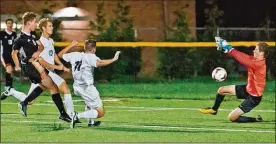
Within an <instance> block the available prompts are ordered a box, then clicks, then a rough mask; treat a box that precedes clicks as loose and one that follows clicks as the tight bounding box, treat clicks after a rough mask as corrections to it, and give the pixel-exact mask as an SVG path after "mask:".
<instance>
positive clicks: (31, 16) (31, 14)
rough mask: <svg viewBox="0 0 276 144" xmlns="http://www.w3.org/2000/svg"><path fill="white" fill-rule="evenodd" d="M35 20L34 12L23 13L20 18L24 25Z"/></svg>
mask: <svg viewBox="0 0 276 144" xmlns="http://www.w3.org/2000/svg"><path fill="white" fill-rule="evenodd" d="M35 18H36V14H35V13H34V12H25V13H24V14H23V16H22V20H23V24H24V25H26V24H27V22H28V21H32V20H34V19H35Z"/></svg>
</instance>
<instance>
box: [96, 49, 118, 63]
mask: <svg viewBox="0 0 276 144" xmlns="http://www.w3.org/2000/svg"><path fill="white" fill-rule="evenodd" d="M120 53H121V52H120V51H117V52H116V53H115V56H114V58H113V59H107V60H97V63H96V65H97V67H101V66H107V65H109V64H111V63H113V62H115V61H117V60H118V58H119V55H120Z"/></svg>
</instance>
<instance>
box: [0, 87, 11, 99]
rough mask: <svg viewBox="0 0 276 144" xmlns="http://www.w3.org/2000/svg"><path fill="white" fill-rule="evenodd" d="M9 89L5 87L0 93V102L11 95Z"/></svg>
mask: <svg viewBox="0 0 276 144" xmlns="http://www.w3.org/2000/svg"><path fill="white" fill-rule="evenodd" d="M11 89H13V88H12V87H7V88H5V91H4V92H2V93H1V100H4V99H6V98H7V97H8V96H11V95H12V92H11Z"/></svg>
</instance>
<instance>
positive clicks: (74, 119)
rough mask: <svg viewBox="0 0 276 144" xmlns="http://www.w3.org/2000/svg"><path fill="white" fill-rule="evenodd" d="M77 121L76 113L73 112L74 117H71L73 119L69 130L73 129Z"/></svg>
mask: <svg viewBox="0 0 276 144" xmlns="http://www.w3.org/2000/svg"><path fill="white" fill-rule="evenodd" d="M77 121H79V118H78V113H77V112H75V113H74V116H73V118H72V120H71V124H70V128H75V125H76V123H77Z"/></svg>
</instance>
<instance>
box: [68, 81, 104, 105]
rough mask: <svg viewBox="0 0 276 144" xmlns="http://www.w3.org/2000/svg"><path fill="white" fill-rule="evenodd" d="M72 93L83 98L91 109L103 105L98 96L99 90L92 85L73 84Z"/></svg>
mask: <svg viewBox="0 0 276 144" xmlns="http://www.w3.org/2000/svg"><path fill="white" fill-rule="evenodd" d="M73 88H74V93H75V94H76V95H79V96H81V97H82V98H83V100H84V102H85V104H86V105H87V106H88V107H90V108H91V109H97V108H100V107H103V102H102V100H101V98H100V94H99V91H98V90H97V89H96V87H95V86H94V85H90V86H85V87H81V86H73Z"/></svg>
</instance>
